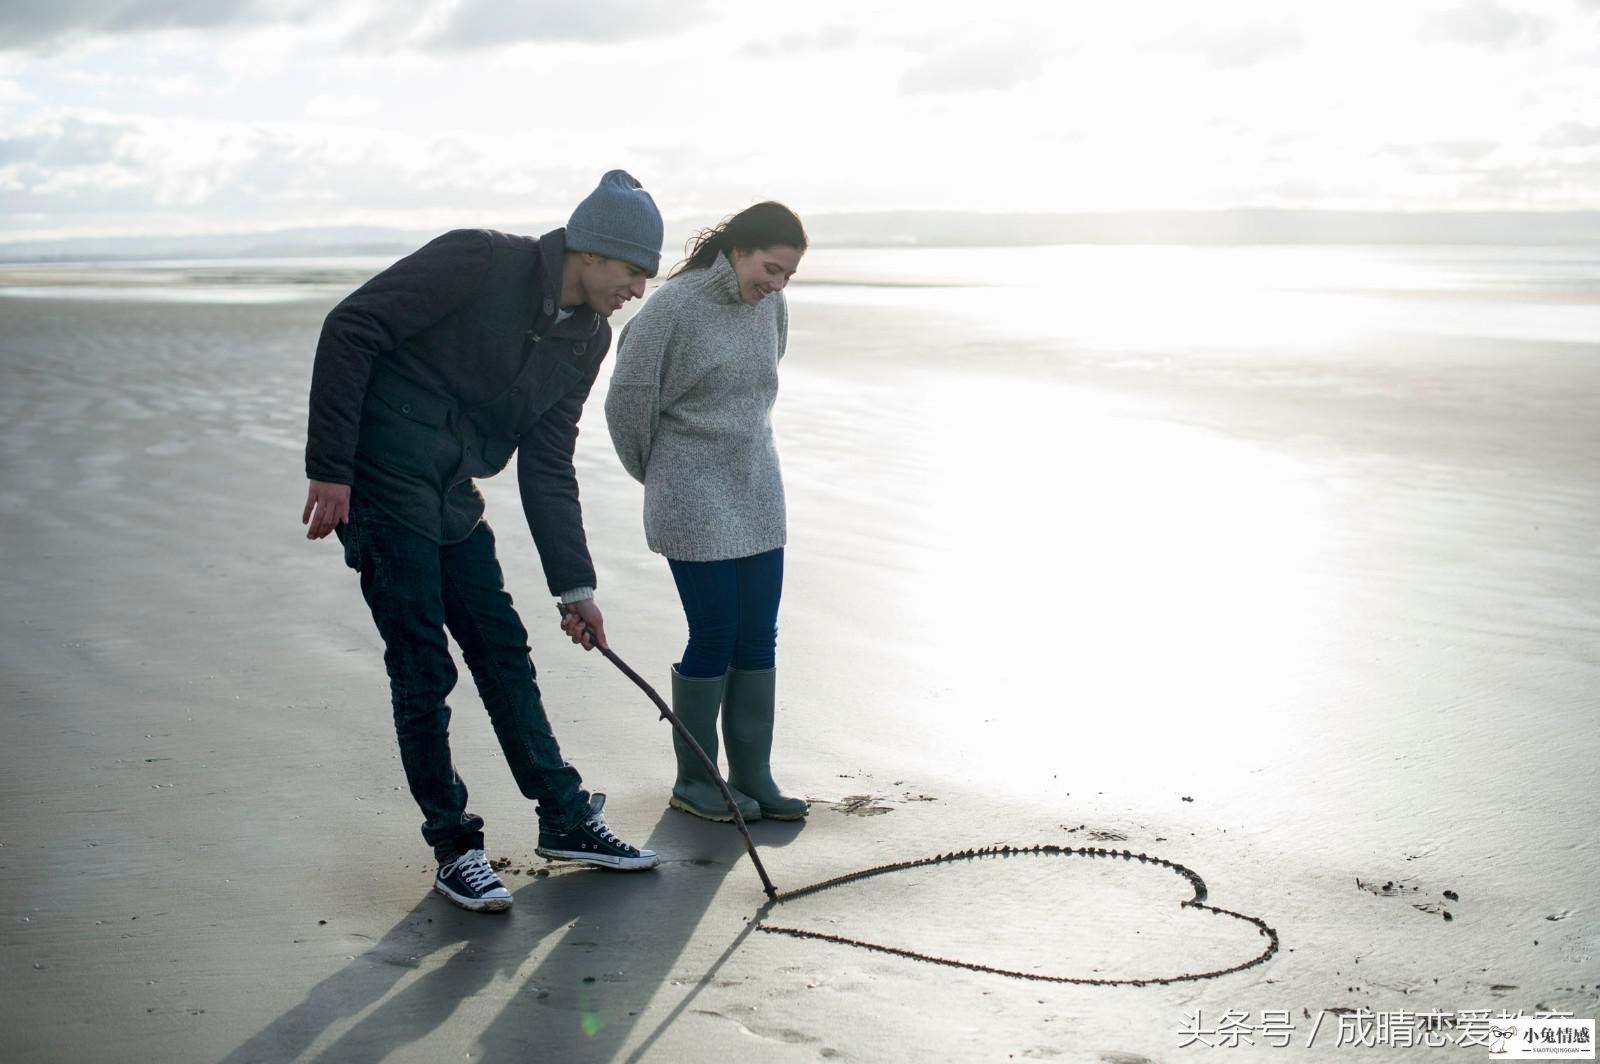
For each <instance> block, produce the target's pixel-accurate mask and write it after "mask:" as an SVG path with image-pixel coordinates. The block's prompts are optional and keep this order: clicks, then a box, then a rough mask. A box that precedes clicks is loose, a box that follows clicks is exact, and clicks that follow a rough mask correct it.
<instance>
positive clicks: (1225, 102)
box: [0, 0, 1600, 241]
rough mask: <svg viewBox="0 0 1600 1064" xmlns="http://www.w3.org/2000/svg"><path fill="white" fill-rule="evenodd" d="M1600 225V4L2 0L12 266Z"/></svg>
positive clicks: (2, 136) (2, 113)
mask: <svg viewBox="0 0 1600 1064" xmlns="http://www.w3.org/2000/svg"><path fill="white" fill-rule="evenodd" d="M614 167H622V168H624V169H627V170H629V171H630V172H632V173H633V174H635V175H636V176H637V177H638V178H639V179H640V180H641V181H642V182H643V183H644V185H645V186H646V187H647V188H649V189H650V190H651V192H652V193H653V194H654V195H655V197H656V200H657V202H658V203H659V204H660V205H661V206H662V209H663V211H664V213H666V214H667V215H668V216H669V218H693V217H701V216H720V215H723V214H727V213H730V212H732V211H734V210H737V209H738V208H740V207H743V206H745V205H747V204H748V203H750V202H753V201H755V200H758V199H769V198H773V199H780V200H783V201H784V202H787V203H789V204H790V205H791V206H794V207H795V208H796V210H798V211H799V212H800V213H801V214H802V215H805V214H807V213H817V212H833V211H865V210H872V211H876V210H895V209H909V210H960V211H1063V212H1076V211H1107V210H1193V209H1216V208H1228V207H1285V208H1312V209H1317V208H1321V209H1361V210H1454V209H1460V210H1468V209H1470V210H1481V209H1512V210H1519V209H1538V210H1555V209H1600V0H1340V2H1338V3H1327V2H1325V0H1318V2H1302V0H1213V2H1210V3H1195V2H1193V0H1123V2H1119V3H1106V2H1094V3H1089V2H1080V0H1054V2H1049V0H981V3H980V2H972V0H968V2H965V3H946V2H942V0H920V2H918V0H905V2H888V0H808V2H805V3H789V4H763V3H759V2H752V0H670V2H646V0H574V2H568V3H556V2H552V0H523V2H513V0H501V2H490V0H382V2H379V0H168V2H160V0H4V3H3V4H0V241H4V240H28V239H55V238H62V237H75V236H101V235H121V234H198V233H223V232H228V233H232V232H255V231H266V230H272V229H278V228H285V227H298V226H330V225H380V226H392V227H400V228H406V229H430V228H436V227H445V226H450V225H491V226H510V225H513V224H515V223H519V222H527V221H534V220H547V219H548V220H554V221H556V222H559V221H560V220H562V219H564V218H565V216H566V214H567V213H568V212H569V211H570V209H571V207H572V205H573V204H574V203H575V202H576V201H577V200H578V199H580V198H581V197H582V196H583V195H584V194H585V193H586V192H587V191H588V190H589V189H590V188H592V187H593V185H594V183H595V182H596V180H597V179H598V178H599V176H600V174H601V173H603V172H604V171H606V170H609V169H612V168H614Z"/></svg>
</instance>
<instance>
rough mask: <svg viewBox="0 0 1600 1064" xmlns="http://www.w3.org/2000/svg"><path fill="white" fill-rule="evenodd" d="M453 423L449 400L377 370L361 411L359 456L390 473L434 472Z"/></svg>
mask: <svg viewBox="0 0 1600 1064" xmlns="http://www.w3.org/2000/svg"><path fill="white" fill-rule="evenodd" d="M449 417H450V402H449V401H448V400H447V399H444V398H442V397H441V396H438V395H435V394H434V393H432V392H430V391H428V390H427V389H426V388H423V387H422V386H421V385H418V384H414V383H412V382H411V381H408V380H406V379H405V378H404V377H400V376H398V375H396V374H393V373H385V372H383V371H381V370H375V371H374V372H373V375H372V381H371V383H370V384H369V385H368V387H367V401H366V404H365V405H364V406H363V407H362V410H361V435H360V438H359V440H358V442H357V445H356V453H357V454H358V455H360V456H362V457H364V458H367V459H369V460H371V461H373V462H376V463H377V464H379V465H383V466H388V467H390V468H391V469H399V470H404V471H407V472H413V473H422V472H425V471H429V470H431V469H432V468H433V466H434V465H435V464H436V461H435V460H436V459H437V457H438V454H439V450H440V446H441V443H442V437H443V436H444V435H445V433H446V431H447V429H446V422H447V421H448V420H449Z"/></svg>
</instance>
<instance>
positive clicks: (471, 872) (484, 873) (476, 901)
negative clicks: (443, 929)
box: [433, 850, 511, 913]
mask: <svg viewBox="0 0 1600 1064" xmlns="http://www.w3.org/2000/svg"><path fill="white" fill-rule="evenodd" d="M433 889H434V890H436V891H438V892H439V893H440V894H443V895H444V896H445V897H447V898H449V899H450V900H451V901H453V902H455V903H456V904H457V905H459V906H461V907H462V908H463V909H471V910H472V911H473V912H476V913H497V912H500V911H501V910H503V909H509V908H511V892H510V891H509V890H507V889H506V888H505V885H504V884H502V883H501V882H500V877H499V876H497V875H495V874H494V869H492V868H490V867H489V859H488V858H487V857H485V856H484V854H483V851H482V850H468V851H467V852H466V853H464V854H462V855H461V856H460V857H457V858H456V859H455V860H454V861H448V862H446V863H444V864H442V865H440V866H439V874H438V875H437V876H435V877H434V879H433Z"/></svg>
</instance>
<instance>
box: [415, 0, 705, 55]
mask: <svg viewBox="0 0 1600 1064" xmlns="http://www.w3.org/2000/svg"><path fill="white" fill-rule="evenodd" d="M705 6H706V5H705V2H704V0H678V2H676V3H670V4H667V3H659V2H655V0H584V2H583V3H576V4H575V3H572V2H571V0H523V2H521V3H517V4H506V3H504V2H503V0H463V2H462V3H461V5H460V6H459V7H457V8H456V9H455V10H454V11H453V12H451V13H450V15H449V16H448V18H447V19H446V20H445V21H444V23H443V24H442V25H441V26H439V28H438V29H437V30H435V31H434V32H433V33H432V34H430V35H429V36H427V37H426V38H425V39H424V42H423V43H424V44H425V46H427V47H431V48H435V49H439V50H444V51H451V50H470V49H476V48H492V47H498V46H500V45H506V44H518V43H523V42H529V41H583V42H608V41H626V40H636V39H639V38H643V37H654V36H661V35H666V34H671V33H676V32H678V31H679V30H682V29H685V28H687V27H688V26H690V25H693V24H694V23H695V22H697V21H699V19H700V18H701V17H702V16H703V14H704V12H705Z"/></svg>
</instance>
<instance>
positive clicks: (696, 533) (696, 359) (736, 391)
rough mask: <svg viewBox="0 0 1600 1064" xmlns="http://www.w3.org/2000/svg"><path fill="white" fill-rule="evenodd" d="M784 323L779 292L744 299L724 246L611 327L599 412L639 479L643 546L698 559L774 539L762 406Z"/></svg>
mask: <svg viewBox="0 0 1600 1064" xmlns="http://www.w3.org/2000/svg"><path fill="white" fill-rule="evenodd" d="M788 333H789V310H788V306H787V305H786V304H785V303H784V299H783V293H782V292H774V293H772V294H771V295H769V296H767V297H766V298H765V299H763V300H762V301H761V302H760V303H757V304H756V305H755V306H749V305H747V304H745V303H744V302H743V301H742V300H740V298H739V281H738V277H737V276H736V275H735V274H734V272H733V265H732V263H730V262H729V261H728V259H727V257H726V256H725V255H718V256H717V260H716V263H715V264H714V265H712V266H709V267H707V268H705V269H703V270H691V271H689V272H688V273H683V274H680V275H678V276H677V277H674V278H673V279H672V280H670V281H668V282H667V283H666V284H664V285H662V286H661V287H660V289H658V290H657V291H656V293H655V294H654V295H652V296H651V297H650V300H649V301H648V302H647V303H646V304H645V305H644V308H643V309H642V310H640V311H639V313H638V314H637V315H635V316H634V318H633V320H632V321H630V322H628V324H627V326H626V327H625V328H624V329H623V330H622V338H621V340H620V341H619V343H618V346H617V361H616V368H615V369H614V370H613V371H612V374H611V392H610V394H609V395H608V396H607V397H606V422H607V424H608V425H609V426H610V429H611V442H612V443H613V444H615V445H616V448H617V457H619V458H621V459H622V464H623V466H624V467H625V468H626V469H627V470H628V472H629V473H631V474H632V475H633V478H634V479H635V480H639V481H642V482H643V483H644V531H645V541H646V542H647V543H648V544H649V546H650V549H651V550H653V551H655V552H656V553H658V554H665V555H666V556H667V557H668V558H674V559H677V560H679V561H689V562H709V561H720V560H722V559H725V558H744V557H748V556H749V555H752V554H760V553H762V552H764V551H769V550H773V549H775V548H777V547H781V546H783V545H784V542H785V538H786V527H785V524H784V508H783V475H782V473H781V472H780V471H779V468H778V449H777V447H776V445H775V444H774V443H773V439H772V422H771V420H770V418H769V414H770V413H771V410H772V404H773V402H774V401H776V399H777V397H778V360H779V359H780V358H782V357H783V352H784V347H785V345H786V343H787V342H788Z"/></svg>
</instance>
